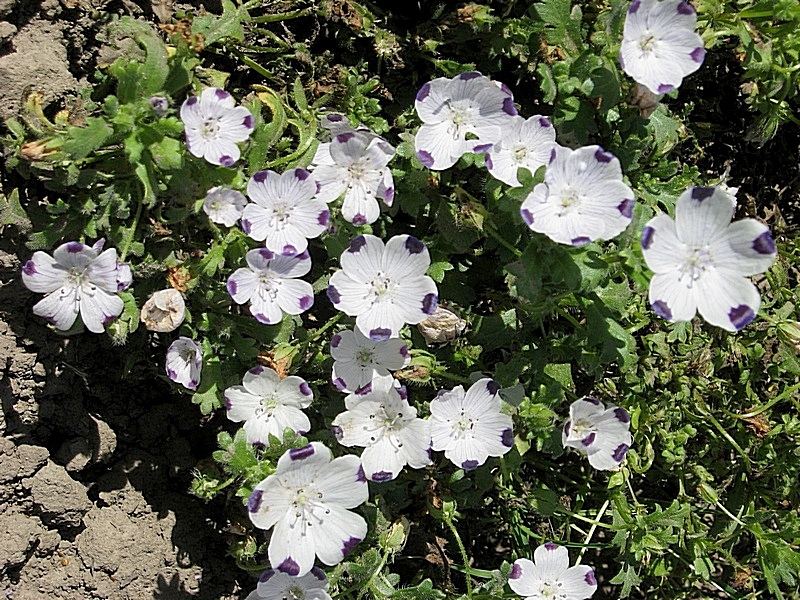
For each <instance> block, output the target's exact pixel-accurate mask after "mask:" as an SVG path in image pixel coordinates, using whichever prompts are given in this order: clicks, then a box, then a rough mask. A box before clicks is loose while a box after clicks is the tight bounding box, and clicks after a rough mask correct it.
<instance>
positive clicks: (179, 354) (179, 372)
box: [166, 336, 203, 390]
mask: <svg viewBox="0 0 800 600" xmlns="http://www.w3.org/2000/svg"><path fill="white" fill-rule="evenodd" d="M202 368H203V351H202V350H201V349H200V344H198V343H197V342H195V341H194V340H192V339H190V338H188V337H184V336H181V337H179V338H178V339H177V340H175V341H174V342H172V343H171V344H170V345H169V348H167V363H166V369H167V376H168V377H169V378H170V379H171V380H172V381H174V382H175V383H180V384H181V385H182V386H183V387H185V388H186V389H188V390H196V389H197V386H198V385H200V373H201V371H202Z"/></svg>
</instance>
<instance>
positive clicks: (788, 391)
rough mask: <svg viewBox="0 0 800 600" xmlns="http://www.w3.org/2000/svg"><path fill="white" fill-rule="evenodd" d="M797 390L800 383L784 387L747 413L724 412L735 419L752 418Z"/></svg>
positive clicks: (799, 388) (799, 387)
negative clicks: (779, 392) (780, 391)
mask: <svg viewBox="0 0 800 600" xmlns="http://www.w3.org/2000/svg"><path fill="white" fill-rule="evenodd" d="M797 390H800V383H796V384H795V385H793V386H792V387H790V388H786V389H785V390H784V391H783V393H781V394H779V395H777V396H775V397H774V398H773V399H772V400H770V401H769V402H767V403H766V404H764V405H762V406H759V407H758V408H757V409H755V410H752V411H750V412H749V413H746V414H743V415H737V414H736V413H732V412H729V411H725V412H726V413H728V414H729V415H731V416H732V417H736V418H737V419H752V418H753V417H755V416H757V415H760V414H761V413H763V412H764V411H765V410H768V409H770V408H772V407H773V406H775V405H776V404H777V403H778V402H780V401H781V400H785V399H786V398H790V397H792V396H793V395H794V393H795V392H796V391H797Z"/></svg>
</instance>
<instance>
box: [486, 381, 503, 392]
mask: <svg viewBox="0 0 800 600" xmlns="http://www.w3.org/2000/svg"><path fill="white" fill-rule="evenodd" d="M486 391H487V392H489V394H491V395H492V396H494V395H496V394H497V392H499V391H500V384H499V383H497V382H496V381H495V380H494V379H490V380H489V381H487V382H486Z"/></svg>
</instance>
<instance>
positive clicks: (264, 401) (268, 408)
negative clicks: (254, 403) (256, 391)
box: [256, 394, 279, 419]
mask: <svg viewBox="0 0 800 600" xmlns="http://www.w3.org/2000/svg"><path fill="white" fill-rule="evenodd" d="M278 404H279V403H278V397H277V396H276V395H275V394H270V395H269V396H262V397H261V402H260V403H259V406H258V408H256V416H257V417H260V416H261V415H264V414H266V415H267V418H268V419H271V418H272V414H273V413H274V412H275V407H276V406H278Z"/></svg>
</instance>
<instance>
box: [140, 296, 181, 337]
mask: <svg viewBox="0 0 800 600" xmlns="http://www.w3.org/2000/svg"><path fill="white" fill-rule="evenodd" d="M139 318H140V319H141V320H142V323H144V326H145V327H147V329H149V330H150V331H157V332H159V333H169V332H170V331H175V330H176V329H177V328H178V327H180V326H181V323H183V320H184V319H185V318H186V303H185V302H184V300H183V296H182V295H181V293H180V292H179V291H178V290H176V289H174V288H167V289H166V290H158V291H157V292H154V293H153V295H152V296H150V298H148V300H147V302H145V303H144V306H142V311H141V313H140V315H139Z"/></svg>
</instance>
